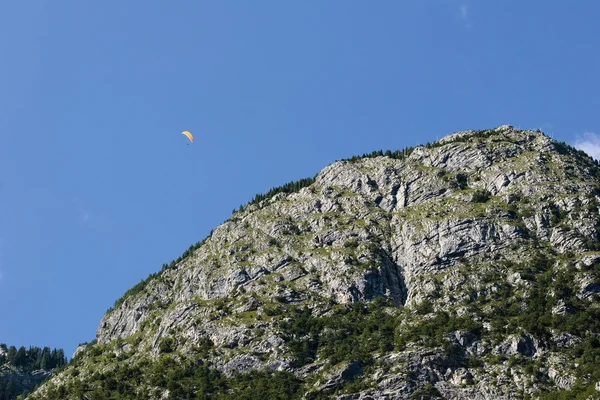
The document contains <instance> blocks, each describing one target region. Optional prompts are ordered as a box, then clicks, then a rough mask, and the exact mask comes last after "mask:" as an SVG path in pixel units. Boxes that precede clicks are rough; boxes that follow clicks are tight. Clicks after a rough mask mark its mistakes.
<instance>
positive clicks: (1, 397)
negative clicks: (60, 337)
mask: <svg viewBox="0 0 600 400" xmlns="http://www.w3.org/2000/svg"><path fill="white" fill-rule="evenodd" d="M66 363H67V359H66V358H65V355H64V351H63V350H62V349H53V350H50V348H49V347H44V348H43V349H42V348H39V347H29V349H26V348H25V347H24V346H21V347H20V348H19V349H17V348H16V347H15V346H10V347H9V346H7V345H6V344H5V343H0V400H15V399H18V398H19V399H20V398H23V396H25V395H26V394H27V393H29V392H31V391H33V390H34V389H35V388H36V387H37V386H39V385H40V384H42V383H43V382H44V381H46V380H47V379H48V378H50V377H51V376H52V374H53V373H55V372H57V371H59V370H60V369H61V367H63V366H64V365H65V364H66Z"/></svg>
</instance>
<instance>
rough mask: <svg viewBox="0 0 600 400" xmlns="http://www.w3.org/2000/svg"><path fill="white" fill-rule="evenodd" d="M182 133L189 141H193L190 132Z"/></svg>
mask: <svg viewBox="0 0 600 400" xmlns="http://www.w3.org/2000/svg"><path fill="white" fill-rule="evenodd" d="M181 133H182V134H183V135H185V136H187V138H188V139H190V142H193V141H194V137H193V136H192V134H191V133H190V132H188V131H183V132H181Z"/></svg>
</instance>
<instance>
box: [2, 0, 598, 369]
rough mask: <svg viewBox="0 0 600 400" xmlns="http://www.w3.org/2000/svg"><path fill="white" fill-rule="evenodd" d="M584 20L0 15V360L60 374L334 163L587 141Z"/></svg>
mask: <svg viewBox="0 0 600 400" xmlns="http://www.w3.org/2000/svg"><path fill="white" fill-rule="evenodd" d="M598 20H600V3H598V2H596V1H592V0H589V1H584V0H578V1H569V2H567V1H552V0H550V1H541V0H540V1H529V2H522V1H516V0H513V1H483V0H480V1H475V0H471V1H467V0H464V1H462V0H427V1H426V0H406V1H397V0H394V1H384V0H381V1H376V2H366V1H350V0H344V1H341V0H326V1H302V2H298V1H297V2H292V1H279V0H277V1H275V0H273V1H263V0H258V1H233V0H232V1H197V0H189V1H184V0H178V1H161V2H159V1H154V0H144V1H128V2H124V1H116V0H110V1H100V2H98V1H96V2H91V1H79V0H62V1H38V0H33V1H27V2H21V1H6V2H2V4H1V5H0V56H1V60H2V61H1V62H0V274H1V278H0V305H1V306H2V307H1V308H2V312H1V314H2V323H1V324H0V343H1V342H4V343H7V344H9V345H15V346H17V347H18V346H21V345H24V346H29V345H34V346H50V347H58V348H64V349H65V352H66V354H67V355H68V356H69V357H70V356H71V354H72V352H73V351H74V350H75V348H76V346H77V344H78V343H80V342H84V341H90V340H92V339H94V337H95V330H96V328H97V327H98V324H99V322H100V319H101V317H102V316H103V314H104V312H105V311H106V310H107V309H108V308H109V307H110V306H111V305H112V304H113V303H114V301H115V300H116V299H117V298H119V297H120V296H121V295H122V294H123V293H124V292H125V291H126V290H127V289H128V288H130V287H132V286H133V285H135V284H136V283H138V282H139V281H140V280H141V279H143V278H145V277H147V276H148V274H150V273H152V272H156V271H158V270H159V269H160V267H161V265H162V263H165V262H167V263H168V262H170V261H171V260H172V259H174V258H177V257H178V256H179V255H180V254H181V253H182V252H183V251H184V250H185V249H187V247H188V246H189V245H190V244H192V243H195V242H197V241H199V240H201V239H202V238H204V237H205V236H206V235H207V234H208V233H209V232H210V230H211V229H212V228H214V227H216V226H217V225H218V224H220V223H221V222H223V221H224V220H226V219H227V218H228V217H229V216H230V215H231V211H232V209H234V208H237V207H238V206H239V205H240V204H245V203H246V202H248V201H249V200H250V199H251V198H252V197H253V196H254V195H255V194H256V193H263V192H266V191H267V190H268V189H269V188H271V187H274V186H279V185H281V184H283V183H286V182H288V181H290V180H297V179H300V178H304V177H309V176H313V175H314V174H315V173H317V172H318V171H319V170H321V169H322V168H323V167H325V166H326V165H328V164H329V163H331V162H333V161H335V160H337V159H340V158H344V157H349V156H352V155H355V154H362V153H365V152H371V151H372V150H376V149H392V150H393V149H401V148H404V147H405V146H409V145H415V144H417V143H425V142H427V141H434V140H436V138H441V137H442V136H444V135H447V134H450V133H452V132H455V131H459V130H465V129H485V128H491V127H496V126H498V125H502V124H505V123H509V124H512V125H514V126H519V127H521V128H528V129H536V128H541V129H543V130H544V131H546V132H548V133H550V134H553V135H554V137H555V138H557V139H560V140H564V141H566V142H568V143H571V144H574V143H575V142H576V141H577V140H578V138H584V134H586V132H587V136H585V137H586V138H587V140H588V141H592V142H593V141H594V140H595V138H596V137H595V136H594V135H593V132H596V133H600V114H599V112H598V110H600V96H599V93H600V79H599V76H600V75H599V74H600V73H599V71H600V51H599V49H600V26H599V25H598ZM183 130H190V131H191V132H192V133H193V134H194V135H195V137H196V142H195V143H194V144H193V145H187V144H186V139H185V137H184V136H183V135H181V131H183ZM591 146H592V149H593V143H592V144H591Z"/></svg>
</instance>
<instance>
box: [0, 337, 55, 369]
mask: <svg viewBox="0 0 600 400" xmlns="http://www.w3.org/2000/svg"><path fill="white" fill-rule="evenodd" d="M66 363H67V358H66V357H65V352H64V350H63V349H56V348H55V349H52V350H51V349H50V347H44V348H40V347H33V346H30V347H29V349H26V348H25V346H21V347H19V348H18V349H17V348H16V347H15V346H10V347H7V346H6V344H4V343H0V366H1V365H4V364H11V365H13V366H15V367H21V368H23V369H24V370H27V371H33V370H36V369H53V368H57V367H62V366H63V365H65V364H66Z"/></svg>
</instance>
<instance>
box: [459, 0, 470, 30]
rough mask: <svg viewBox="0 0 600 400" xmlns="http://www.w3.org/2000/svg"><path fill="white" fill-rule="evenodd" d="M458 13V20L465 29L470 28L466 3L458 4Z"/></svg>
mask: <svg viewBox="0 0 600 400" xmlns="http://www.w3.org/2000/svg"><path fill="white" fill-rule="evenodd" d="M459 11H460V18H461V19H462V20H463V22H464V23H465V28H470V27H471V22H470V21H469V4H467V2H466V1H463V2H462V3H461V4H460V8H459Z"/></svg>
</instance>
